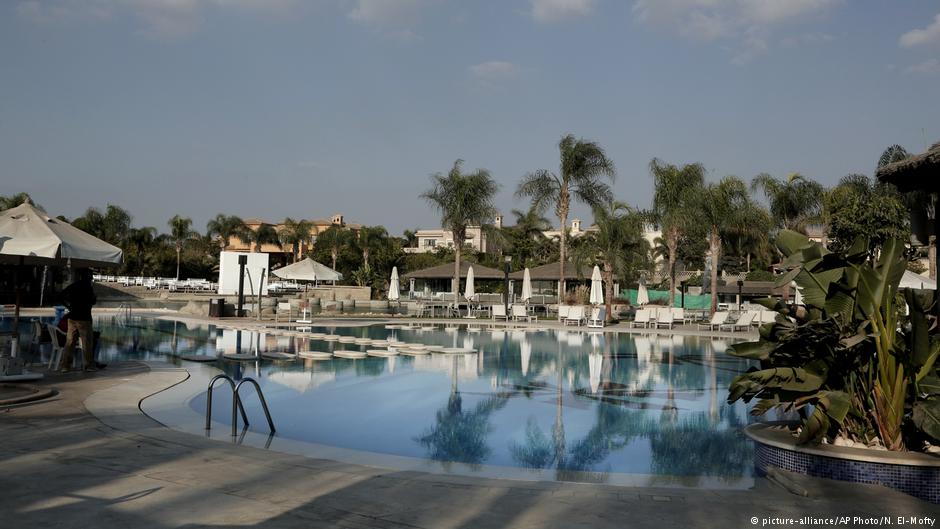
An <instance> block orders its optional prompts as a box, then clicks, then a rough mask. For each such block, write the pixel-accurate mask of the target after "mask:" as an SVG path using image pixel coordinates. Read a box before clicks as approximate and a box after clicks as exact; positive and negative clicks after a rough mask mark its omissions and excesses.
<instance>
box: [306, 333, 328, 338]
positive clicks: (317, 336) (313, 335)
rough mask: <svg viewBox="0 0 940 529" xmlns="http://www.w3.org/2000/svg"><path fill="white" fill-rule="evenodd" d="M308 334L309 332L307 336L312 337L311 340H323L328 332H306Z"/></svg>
mask: <svg viewBox="0 0 940 529" xmlns="http://www.w3.org/2000/svg"><path fill="white" fill-rule="evenodd" d="M306 334H307V337H308V338H310V339H311V340H322V339H324V338H326V334H325V333H322V332H311V333H306Z"/></svg>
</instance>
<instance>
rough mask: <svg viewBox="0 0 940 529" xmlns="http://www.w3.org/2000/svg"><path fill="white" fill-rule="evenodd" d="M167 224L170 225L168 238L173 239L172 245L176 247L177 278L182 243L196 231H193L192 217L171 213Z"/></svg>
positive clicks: (177, 275) (177, 276) (177, 277)
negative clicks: (171, 215)
mask: <svg viewBox="0 0 940 529" xmlns="http://www.w3.org/2000/svg"><path fill="white" fill-rule="evenodd" d="M167 225H168V226H169V227H170V238H171V239H173V246H174V247H175V248H176V279H179V278H180V254H182V253H183V243H184V242H185V241H186V240H187V239H190V238H192V236H193V235H195V234H196V232H194V231H193V219H191V218H189V217H183V216H182V215H173V217H172V218H170V220H169V221H167Z"/></svg>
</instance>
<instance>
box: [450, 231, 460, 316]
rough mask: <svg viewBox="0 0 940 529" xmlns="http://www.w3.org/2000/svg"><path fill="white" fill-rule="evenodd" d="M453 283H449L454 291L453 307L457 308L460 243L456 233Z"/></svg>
mask: <svg viewBox="0 0 940 529" xmlns="http://www.w3.org/2000/svg"><path fill="white" fill-rule="evenodd" d="M454 235H455V237H454V283H453V285H451V287H452V289H453V291H454V308H455V309H456V308H457V298H458V295H459V294H460V252H461V250H462V248H461V246H462V245H460V244H457V237H456V235H457V234H456V233H455V234H454Z"/></svg>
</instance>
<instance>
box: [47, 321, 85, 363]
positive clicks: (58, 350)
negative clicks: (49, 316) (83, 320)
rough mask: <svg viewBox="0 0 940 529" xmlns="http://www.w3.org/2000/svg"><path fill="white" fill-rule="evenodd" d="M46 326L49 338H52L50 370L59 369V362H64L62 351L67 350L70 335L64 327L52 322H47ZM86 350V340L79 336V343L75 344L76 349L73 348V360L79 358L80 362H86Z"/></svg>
mask: <svg viewBox="0 0 940 529" xmlns="http://www.w3.org/2000/svg"><path fill="white" fill-rule="evenodd" d="M46 328H47V329H49V338H51V339H52V355H51V356H50V357H49V370H50V371H58V370H59V368H60V367H61V366H60V365H59V364H61V363H62V352H63V351H65V342H66V340H67V338H68V335H67V334H66V333H65V332H64V331H63V330H62V329H60V328H58V327H56V326H55V325H53V324H51V323H47V324H46ZM78 351H82V354H79V353H78ZM84 351H85V344H84V341H83V340H82V339H81V338H80V337H79V340H78V343H76V344H75V349H73V350H72V361H73V362H74V361H75V359H76V358H78V359H79V361H80V362H84V358H85V355H84ZM69 367H72V366H69ZM82 367H84V366H82Z"/></svg>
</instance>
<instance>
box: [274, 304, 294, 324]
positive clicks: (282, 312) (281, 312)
mask: <svg viewBox="0 0 940 529" xmlns="http://www.w3.org/2000/svg"><path fill="white" fill-rule="evenodd" d="M290 313H291V310H290V303H289V302H287V301H279V302H278V303H277V310H276V311H275V312H274V323H277V322H278V321H280V319H281V318H282V317H285V316H286V318H285V320H284V321H287V322H290Z"/></svg>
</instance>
